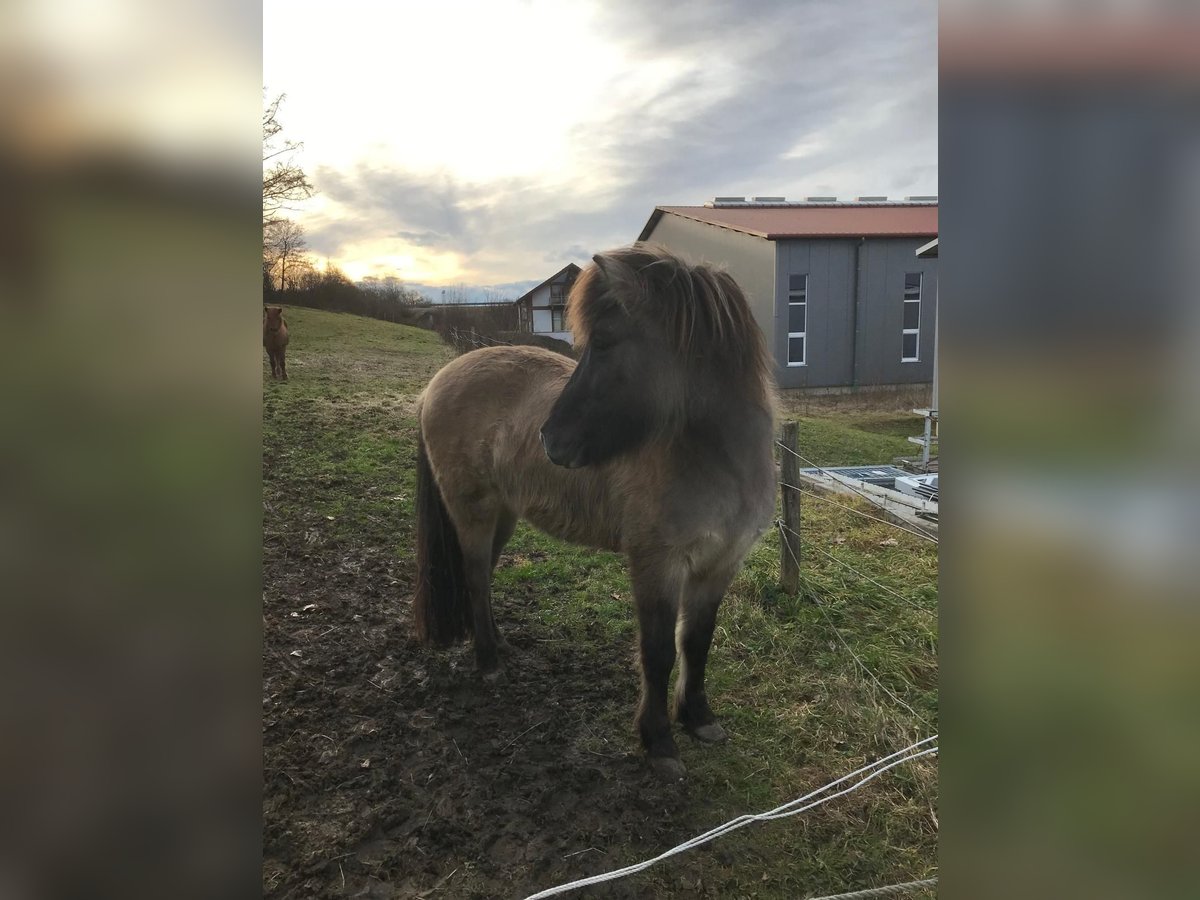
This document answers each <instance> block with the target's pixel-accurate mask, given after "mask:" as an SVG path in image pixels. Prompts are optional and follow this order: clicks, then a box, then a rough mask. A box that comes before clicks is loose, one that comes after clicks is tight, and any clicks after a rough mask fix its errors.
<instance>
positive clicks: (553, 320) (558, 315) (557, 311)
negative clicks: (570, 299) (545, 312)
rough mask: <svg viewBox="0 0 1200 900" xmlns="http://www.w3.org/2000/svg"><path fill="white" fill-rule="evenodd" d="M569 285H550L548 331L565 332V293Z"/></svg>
mask: <svg viewBox="0 0 1200 900" xmlns="http://www.w3.org/2000/svg"><path fill="white" fill-rule="evenodd" d="M570 287H571V286H570V285H569V284H552V285H550V330H551V331H565V330H566V327H565V325H564V319H565V313H566V309H567V292H568V290H569V289H570Z"/></svg>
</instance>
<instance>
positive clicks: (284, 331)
mask: <svg viewBox="0 0 1200 900" xmlns="http://www.w3.org/2000/svg"><path fill="white" fill-rule="evenodd" d="M287 345H288V327H287V322H285V321H284V320H283V307H281V306H267V307H264V308H263V346H264V347H265V348H266V349H267V359H269V360H270V361H271V377H272V378H280V379H282V380H284V381H287V360H286V359H285V357H286V355H287Z"/></svg>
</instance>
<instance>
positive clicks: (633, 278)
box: [592, 253, 638, 299]
mask: <svg viewBox="0 0 1200 900" xmlns="http://www.w3.org/2000/svg"><path fill="white" fill-rule="evenodd" d="M592 262H594V263H595V264H596V268H597V269H598V270H599V271H600V277H601V278H602V279H603V280H604V282H605V283H606V284H607V285H608V287H609V289H610V290H611V291H612V292H613V293H614V294H616V295H617V296H618V297H619V298H622V299H623V298H624V297H626V296H627V295H630V294H634V293H636V292H637V289H638V277H637V272H635V271H634V270H633V267H632V266H630V265H628V264H627V263H625V262H622V261H621V260H619V259H614V258H613V257H611V256H606V255H605V254H603V253H597V254H596V255H595V256H593V257H592Z"/></svg>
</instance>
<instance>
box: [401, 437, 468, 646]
mask: <svg viewBox="0 0 1200 900" xmlns="http://www.w3.org/2000/svg"><path fill="white" fill-rule="evenodd" d="M471 622H472V619H471V601H470V598H469V596H468V594H467V582H466V577H465V573H464V571H463V558H462V547H461V546H460V545H459V542H458V532H457V531H456V530H455V528H454V522H453V521H452V520H451V519H450V513H449V511H448V510H447V509H446V504H445V503H444V502H443V500H442V492H441V490H439V489H438V485H437V481H435V480H434V477H433V469H432V467H431V466H430V465H429V454H428V453H427V452H426V450H425V436H424V435H423V434H420V433H418V435H417V590H416V594H415V595H414V596H413V625H414V627H415V630H416V634H417V638H418V639H419V640H421V641H423V642H424V643H426V644H437V645H439V646H445V645H446V644H452V643H454V642H456V641H461V640H463V639H464V638H465V637H467V635H468V634H470V631H471Z"/></svg>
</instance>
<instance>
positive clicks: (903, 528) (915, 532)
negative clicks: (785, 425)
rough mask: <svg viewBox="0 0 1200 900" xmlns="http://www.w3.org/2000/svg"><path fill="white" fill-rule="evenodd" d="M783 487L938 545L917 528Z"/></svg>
mask: <svg viewBox="0 0 1200 900" xmlns="http://www.w3.org/2000/svg"><path fill="white" fill-rule="evenodd" d="M779 484H780V486H781V487H785V488H791V489H792V490H793V491H797V492H798V493H801V494H803V495H804V496H805V497H812V498H813V499H814V500H820V501H821V502H822V503H829V504H832V505H833V506H840V507H841V508H842V509H844V510H846V511H847V512H852V513H854V514H855V515H856V516H862V517H863V518H864V519H870V520H871V521H873V522H882V523H883V524H884V525H891V526H892V527H893V528H899V529H900V530H901V531H907V532H908V533H909V534H911V535H915V536H916V537H919V538H924V539H925V540H927V541H929V542H930V543H932V544H936V543H937V542H938V539H937V538H935V537H934V536H933V535H931V534H926V533H925V532H923V531H918V530H917V529H915V528H908V527H906V526H904V525H901V524H900V523H898V522H893V521H891V520H890V519H881V518H879V516H873V515H871V514H870V513H865V512H863V511H862V510H861V509H855V508H854V507H853V506H847V505H846V504H845V503H838V502H837V501H836V500H834V499H833V498H832V497H826V496H825V495H824V494H819V493H817V492H816V491H808V490H805V489H804V488H801V487H796V485H794V484H788V483H787V482H786V481H781V482H779Z"/></svg>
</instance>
